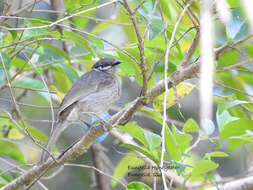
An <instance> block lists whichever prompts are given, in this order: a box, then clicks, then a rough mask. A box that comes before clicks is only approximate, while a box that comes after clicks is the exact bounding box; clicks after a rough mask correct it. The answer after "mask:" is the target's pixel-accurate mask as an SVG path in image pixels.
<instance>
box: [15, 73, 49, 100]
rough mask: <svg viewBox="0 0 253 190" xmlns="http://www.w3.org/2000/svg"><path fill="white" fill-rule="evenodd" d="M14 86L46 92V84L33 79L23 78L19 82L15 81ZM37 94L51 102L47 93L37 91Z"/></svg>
mask: <svg viewBox="0 0 253 190" xmlns="http://www.w3.org/2000/svg"><path fill="white" fill-rule="evenodd" d="M12 84H14V85H18V86H23V87H27V88H35V89H40V90H46V88H45V86H44V84H43V83H42V82H41V81H39V80H37V79H33V78H27V77H23V78H21V79H19V80H16V81H14V82H13V83H12ZM36 92H37V93H38V94H40V95H41V96H43V97H44V98H45V99H46V100H47V101H49V97H48V93H47V92H40V91H36Z"/></svg>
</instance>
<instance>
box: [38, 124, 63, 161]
mask: <svg viewBox="0 0 253 190" xmlns="http://www.w3.org/2000/svg"><path fill="white" fill-rule="evenodd" d="M66 126H67V123H66V121H65V122H64V121H58V122H57V123H56V125H55V126H54V130H53V132H52V133H51V135H50V137H49V138H48V140H47V143H46V146H45V148H46V149H47V151H48V152H51V150H52V148H53V146H54V145H55V143H56V141H57V140H58V138H59V136H60V134H61V133H62V132H63V131H64V129H65V128H66ZM47 151H45V150H42V153H41V155H40V159H39V162H38V163H39V164H43V163H44V162H46V161H47V159H48V158H49V156H50V155H49V153H48V152H47Z"/></svg>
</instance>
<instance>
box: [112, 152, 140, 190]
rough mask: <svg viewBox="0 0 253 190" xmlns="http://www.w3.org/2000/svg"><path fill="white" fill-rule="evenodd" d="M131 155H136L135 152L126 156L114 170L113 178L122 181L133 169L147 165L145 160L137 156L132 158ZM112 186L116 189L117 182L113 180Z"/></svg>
mask: <svg viewBox="0 0 253 190" xmlns="http://www.w3.org/2000/svg"><path fill="white" fill-rule="evenodd" d="M131 154H134V152H129V154H128V155H126V156H124V157H123V158H122V159H121V160H120V162H119V163H118V164H117V166H116V168H115V170H114V173H113V177H115V178H117V179H121V178H122V177H123V176H124V175H126V174H127V173H128V172H130V171H131V170H132V169H131V168H134V167H138V166H141V165H143V164H144V163H145V162H144V160H143V159H141V158H138V157H137V156H131ZM111 184H112V187H115V185H117V182H116V181H114V180H112V181H111Z"/></svg>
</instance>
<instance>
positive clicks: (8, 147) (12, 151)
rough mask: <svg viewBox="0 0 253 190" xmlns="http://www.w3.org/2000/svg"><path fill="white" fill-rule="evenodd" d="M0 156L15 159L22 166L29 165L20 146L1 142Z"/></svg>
mask: <svg viewBox="0 0 253 190" xmlns="http://www.w3.org/2000/svg"><path fill="white" fill-rule="evenodd" d="M0 154H2V155H4V156H8V157H10V158H13V159H14V160H17V161H18V162H20V163H22V164H26V163H27V161H26V158H25V156H24V154H23V152H22V151H21V150H20V149H19V147H18V145H16V144H14V143H12V142H9V141H5V140H0Z"/></svg>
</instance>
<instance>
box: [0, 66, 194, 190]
mask: <svg viewBox="0 0 253 190" xmlns="http://www.w3.org/2000/svg"><path fill="white" fill-rule="evenodd" d="M198 71H199V62H196V63H193V64H191V65H189V66H188V67H186V68H184V69H181V70H180V71H175V72H174V74H173V75H172V76H171V77H169V78H168V81H171V82H168V88H171V87H172V82H173V84H175V85H176V84H178V83H180V82H182V81H183V80H185V79H187V78H192V77H194V76H196V74H197V73H198ZM164 89H165V86H164V80H161V81H160V82H158V83H157V84H156V85H155V86H154V87H153V88H151V89H150V90H149V91H148V92H147V94H146V96H142V97H138V98H137V99H136V100H134V101H133V102H132V103H130V104H129V106H128V107H126V108H124V109H123V110H121V111H120V112H118V113H117V114H115V115H113V116H112V117H111V119H110V120H109V121H108V123H110V124H111V125H108V124H106V126H105V127H106V128H107V129H108V130H110V129H112V127H113V126H114V125H116V124H118V123H121V124H122V123H126V122H128V121H129V120H130V119H131V117H132V115H133V114H134V113H135V112H136V111H137V110H139V109H140V108H141V107H143V106H144V105H147V104H148V103H149V102H151V101H152V100H153V99H154V98H155V97H157V96H158V95H160V94H161V93H162V92H164ZM103 133H104V129H103V128H102V127H101V128H100V127H93V128H91V129H90V130H89V131H88V132H87V133H86V135H85V136H84V137H82V138H81V140H80V141H79V142H77V143H76V144H75V145H74V146H73V147H72V148H70V149H69V150H68V151H67V152H66V153H65V154H64V155H63V156H62V157H61V158H60V159H59V160H58V161H57V162H55V161H53V160H52V159H49V160H48V161H47V162H46V163H44V164H43V165H40V166H35V167H33V168H31V169H30V170H29V171H27V172H26V173H25V174H23V175H21V176H20V177H18V178H16V179H15V180H13V181H12V182H11V183H9V184H7V185H6V186H5V187H3V188H2V189H3V190H7V189H17V188H19V187H21V186H22V185H25V184H29V183H31V181H33V180H34V179H36V178H38V177H39V176H40V174H41V173H43V171H44V170H46V169H47V168H55V167H57V166H59V165H62V164H64V163H65V162H68V161H71V160H75V159H76V158H77V157H79V156H80V155H82V154H83V153H85V152H86V151H87V150H88V149H89V148H90V146H91V145H92V144H93V142H94V141H95V140H96V139H97V138H98V137H99V136H101V135H102V134H103Z"/></svg>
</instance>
